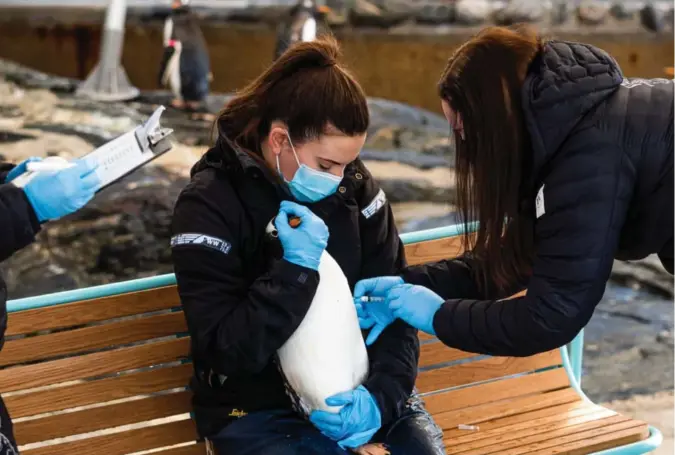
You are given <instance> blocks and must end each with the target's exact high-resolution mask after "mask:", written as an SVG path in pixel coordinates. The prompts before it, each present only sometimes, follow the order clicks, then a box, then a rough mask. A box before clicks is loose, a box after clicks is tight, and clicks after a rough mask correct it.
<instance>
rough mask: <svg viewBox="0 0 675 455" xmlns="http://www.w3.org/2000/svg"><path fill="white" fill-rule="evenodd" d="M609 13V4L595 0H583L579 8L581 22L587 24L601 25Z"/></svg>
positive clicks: (578, 15) (578, 16) (578, 14)
mask: <svg viewBox="0 0 675 455" xmlns="http://www.w3.org/2000/svg"><path fill="white" fill-rule="evenodd" d="M608 14H609V6H607V5H606V4H604V3H599V2H597V1H595V0H590V1H582V2H581V4H580V5H579V8H578V9H577V18H578V19H579V22H581V23H582V24H585V25H600V24H602V23H604V22H605V19H606V18H607V15H608Z"/></svg>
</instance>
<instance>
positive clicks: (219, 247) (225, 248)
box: [171, 233, 232, 254]
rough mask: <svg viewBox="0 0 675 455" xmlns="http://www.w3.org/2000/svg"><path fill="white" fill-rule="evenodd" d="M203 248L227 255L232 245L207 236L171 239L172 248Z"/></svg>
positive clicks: (191, 235)
mask: <svg viewBox="0 0 675 455" xmlns="http://www.w3.org/2000/svg"><path fill="white" fill-rule="evenodd" d="M191 245H194V246H203V247H206V248H211V249H212V250H216V251H220V252H221V253H223V254H227V253H229V252H230V249H232V245H231V244H230V243H229V242H226V241H225V240H223V239H219V238H218V237H213V236H210V235H206V234H192V233H186V234H178V235H174V236H173V237H171V248H175V247H177V246H191Z"/></svg>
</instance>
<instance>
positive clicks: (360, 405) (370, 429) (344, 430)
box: [309, 386, 382, 449]
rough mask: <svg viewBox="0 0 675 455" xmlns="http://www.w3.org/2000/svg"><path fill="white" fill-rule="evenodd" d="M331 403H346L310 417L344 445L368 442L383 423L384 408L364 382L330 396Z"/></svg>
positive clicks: (333, 438)
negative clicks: (334, 410) (363, 384)
mask: <svg viewBox="0 0 675 455" xmlns="http://www.w3.org/2000/svg"><path fill="white" fill-rule="evenodd" d="M326 404H327V405H328V406H342V409H340V412H338V413H337V414H335V413H332V412H326V411H321V410H319V411H313V412H312V413H311V414H310V416H309V420H310V421H311V422H312V423H313V424H314V426H315V427H316V428H318V429H319V431H321V433H323V434H324V435H325V436H327V437H328V438H330V439H332V440H334V441H338V444H339V445H340V447H342V448H343V449H344V448H345V447H347V448H350V449H353V448H356V447H359V446H362V445H363V444H367V443H368V442H369V441H370V439H371V438H372V437H373V435H374V434H375V433H377V431H378V430H379V429H380V427H381V426H382V416H381V414H380V408H379V407H378V406H377V402H376V401H375V398H373V396H372V395H371V393H370V392H369V391H368V390H367V389H366V388H365V387H363V386H359V387H357V388H356V389H354V390H352V391H349V392H343V393H338V394H337V395H333V396H332V397H328V398H327V399H326Z"/></svg>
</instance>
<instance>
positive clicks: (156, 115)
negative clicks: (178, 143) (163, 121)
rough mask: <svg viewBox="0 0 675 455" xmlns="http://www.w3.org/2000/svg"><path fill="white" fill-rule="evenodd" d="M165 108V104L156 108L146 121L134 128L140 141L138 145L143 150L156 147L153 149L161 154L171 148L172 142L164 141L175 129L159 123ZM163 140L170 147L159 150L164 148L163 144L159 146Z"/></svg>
mask: <svg viewBox="0 0 675 455" xmlns="http://www.w3.org/2000/svg"><path fill="white" fill-rule="evenodd" d="M165 110H166V108H165V107H164V106H159V107H158V108H157V109H155V112H153V113H152V115H151V116H150V118H148V119H147V120H146V121H145V123H143V124H142V125H140V126H137V127H136V129H135V130H134V134H135V135H136V140H137V141H138V145H139V146H140V147H141V150H147V149H150V148H152V149H155V150H153V152H154V153H155V154H159V155H161V154H162V153H164V152H165V151H168V150H170V149H171V144H170V143H168V141H164V139H166V138H167V137H169V136H170V135H171V134H172V133H173V129H172V128H162V127H161V126H160V124H159V119H160V117H161V116H162V114H163V113H164V111H165ZM162 141H164V144H168V146H169V148H168V149H167V150H165V151H160V150H159V149H162V148H163V147H162V146H159V147H157V146H158V145H159V144H160V143H161V142H162Z"/></svg>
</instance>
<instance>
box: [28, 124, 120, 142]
mask: <svg viewBox="0 0 675 455" xmlns="http://www.w3.org/2000/svg"><path fill="white" fill-rule="evenodd" d="M23 128H24V129H27V130H40V131H49V132H52V133H59V134H65V135H73V136H77V137H80V138H82V139H84V140H85V141H87V142H88V143H90V144H91V145H93V146H94V147H100V146H101V145H103V144H105V143H106V142H108V141H111V140H112V139H115V137H117V134H113V133H110V132H109V131H106V130H104V129H103V128H100V127H96V126H91V125H64V124H53V125H50V124H47V123H27V124H25V125H24V126H23Z"/></svg>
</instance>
